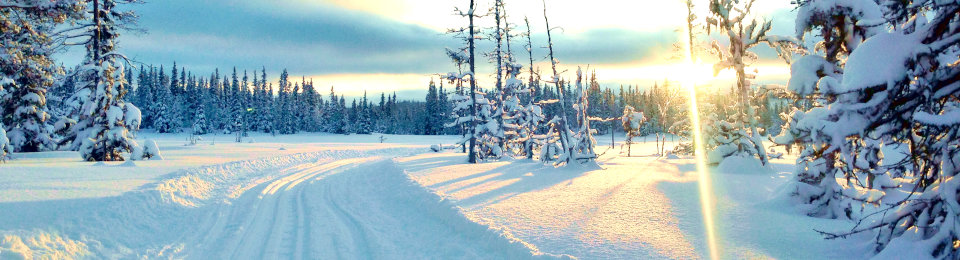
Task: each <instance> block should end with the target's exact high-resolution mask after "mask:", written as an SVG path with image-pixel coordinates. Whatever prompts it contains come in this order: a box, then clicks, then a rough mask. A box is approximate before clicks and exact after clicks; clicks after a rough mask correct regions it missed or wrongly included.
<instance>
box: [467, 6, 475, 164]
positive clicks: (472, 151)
mask: <svg viewBox="0 0 960 260" xmlns="http://www.w3.org/2000/svg"><path fill="white" fill-rule="evenodd" d="M475 9H476V3H474V0H470V11H469V14H468V15H469V16H470V18H469V19H470V39H469V40H467V42H468V46H469V47H468V48H469V49H470V102H471V104H470V116H471V120H470V155H468V158H469V162H470V163H477V135H476V134H477V94H476V92H477V77H476V66H475V65H476V64H475V62H474V60H476V59H475V58H474V50H475V46H474V39H475V37H476V31H475V30H474V28H473V12H474V11H475Z"/></svg>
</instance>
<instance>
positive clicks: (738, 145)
mask: <svg viewBox="0 0 960 260" xmlns="http://www.w3.org/2000/svg"><path fill="white" fill-rule="evenodd" d="M755 1H756V0H747V1H739V0H710V4H709V6H710V16H709V17H707V24H708V28H715V29H716V30H718V32H719V33H722V34H726V36H727V37H726V38H727V39H728V40H729V43H728V44H727V45H728V46H726V48H724V47H721V44H720V43H719V42H718V41H714V42H713V50H714V53H716V54H717V56H718V59H719V62H718V63H716V64H715V65H714V71H715V73H719V71H720V70H724V69H733V70H734V72H735V73H736V76H737V88H736V92H735V94H736V95H737V96H738V98H739V104H738V114H739V115H738V116H737V117H736V121H734V122H719V123H720V124H729V126H730V127H729V128H727V127H723V128H722V129H727V130H730V131H732V132H729V133H727V132H724V133H722V134H723V135H729V136H730V140H729V142H717V141H716V139H714V138H712V137H711V138H710V139H711V140H707V141H706V142H705V144H706V145H707V146H708V147H707V150H708V151H711V152H709V154H708V156H707V157H708V159H709V160H710V162H711V163H719V162H720V161H721V160H722V159H723V158H727V157H731V156H755V157H756V158H758V159H759V160H760V163H761V164H763V165H766V164H767V163H768V162H767V161H768V159H767V154H766V149H765V148H764V145H763V139H761V138H762V137H761V136H760V131H759V130H758V129H757V127H756V125H757V119H756V111H755V110H756V109H755V107H754V106H753V105H752V104H750V102H749V101H750V99H749V93H750V90H751V82H750V79H752V78H755V77H756V75H753V74H750V73H748V72H747V67H748V66H749V65H750V59H752V58H754V57H756V54H754V53H752V52H750V49H752V48H753V47H756V46H758V45H759V44H761V43H766V44H768V45H770V47H772V48H775V49H776V50H777V51H778V54H780V55H781V56H782V57H784V58H786V59H789V56H788V55H789V54H788V52H789V51H790V49H791V47H792V46H793V45H794V44H795V42H796V40H794V39H791V38H788V37H779V36H772V35H767V33H769V32H770V28H771V24H772V23H771V22H770V21H758V20H756V19H750V20H748V15H749V14H750V9H751V8H752V7H753V3H754V2H755ZM709 30H710V29H708V32H709ZM718 138H719V137H718Z"/></svg>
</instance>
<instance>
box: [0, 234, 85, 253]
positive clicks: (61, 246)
mask: <svg viewBox="0 0 960 260" xmlns="http://www.w3.org/2000/svg"><path fill="white" fill-rule="evenodd" d="M87 250H88V249H87V245H86V244H85V243H82V242H79V241H75V240H70V239H65V238H63V237H61V236H59V235H58V234H51V233H48V232H24V231H17V232H0V259H75V258H81V257H83V256H85V255H87V254H88V251H87Z"/></svg>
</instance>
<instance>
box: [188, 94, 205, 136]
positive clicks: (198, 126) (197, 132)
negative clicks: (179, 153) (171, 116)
mask: <svg viewBox="0 0 960 260" xmlns="http://www.w3.org/2000/svg"><path fill="white" fill-rule="evenodd" d="M203 107H204V105H203V104H202V103H201V104H200V106H199V107H197V115H196V116H195V117H194V121H193V127H192V131H190V143H191V144H196V143H197V141H199V140H200V136H201V135H204V134H206V133H207V118H206V116H205V115H204V112H203Z"/></svg>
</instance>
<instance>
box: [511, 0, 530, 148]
mask: <svg viewBox="0 0 960 260" xmlns="http://www.w3.org/2000/svg"><path fill="white" fill-rule="evenodd" d="M523 21H524V22H525V23H526V24H527V56H528V57H529V58H530V68H529V70H530V78H529V79H528V83H527V84H528V85H527V88H528V90H529V92H528V93H529V95H530V99H529V100H527V105H528V106H532V105H533V98H534V95H533V94H534V91H535V90H534V89H533V85H534V84H533V83H534V78H533V41H532V40H531V39H530V37H531V35H530V20H529V19H527V18H526V17H524V18H523ZM508 35H509V34H508ZM507 46H508V47H509V46H510V45H509V44H507ZM529 128H530V130H531V131H530V135H531V136H530V137H529V138H527V145H526V148H527V159H533V140H532V139H531V138H532V137H533V134H535V133H534V132H533V127H529Z"/></svg>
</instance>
